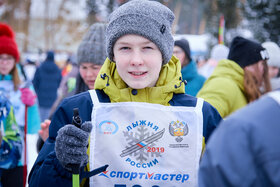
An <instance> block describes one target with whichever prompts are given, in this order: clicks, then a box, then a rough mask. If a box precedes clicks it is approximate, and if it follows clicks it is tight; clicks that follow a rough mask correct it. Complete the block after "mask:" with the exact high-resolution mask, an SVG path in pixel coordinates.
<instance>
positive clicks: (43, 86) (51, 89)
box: [32, 51, 62, 121]
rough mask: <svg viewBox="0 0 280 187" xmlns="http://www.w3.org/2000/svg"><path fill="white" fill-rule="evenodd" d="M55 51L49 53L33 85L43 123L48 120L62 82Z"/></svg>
mask: <svg viewBox="0 0 280 187" xmlns="http://www.w3.org/2000/svg"><path fill="white" fill-rule="evenodd" d="M54 57H55V53H54V51H48V52H47V57H46V59H45V61H44V62H43V63H42V64H41V65H40V66H39V67H38V68H37V70H36V71H35V74H34V78H33V80H32V83H33V85H34V89H35V91H36V94H37V96H38V101H39V110H40V118H41V121H44V120H45V119H48V117H49V114H50V110H51V107H52V105H53V103H54V102H55V100H56V98H57V89H58V87H59V84H60V82H61V80H62V75H61V70H60V69H59V68H58V66H57V65H56V64H55V62H54V60H55V59H54Z"/></svg>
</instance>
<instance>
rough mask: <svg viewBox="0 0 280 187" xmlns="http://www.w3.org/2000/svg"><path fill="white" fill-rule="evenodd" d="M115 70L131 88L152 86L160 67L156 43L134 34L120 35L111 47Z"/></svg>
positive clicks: (160, 59) (159, 53)
mask: <svg viewBox="0 0 280 187" xmlns="http://www.w3.org/2000/svg"><path fill="white" fill-rule="evenodd" d="M113 52H114V61H115V62H116V66H117V71H118V73H119V75H120V76H121V78H122V79H123V81H124V82H125V83H126V84H127V85H128V86H129V87H131V88H134V89H142V88H146V87H153V86H155V85H156V82H157V80H158V77H159V73H160V70H161V67H162V55H161V52H160V50H159V49H158V47H157V45H156V44H154V43H153V42H151V41H150V40H148V39H146V38H144V37H142V36H139V35H135V34H127V35H124V36H122V37H120V38H119V39H118V40H117V41H116V43H115V45H114V48H113Z"/></svg>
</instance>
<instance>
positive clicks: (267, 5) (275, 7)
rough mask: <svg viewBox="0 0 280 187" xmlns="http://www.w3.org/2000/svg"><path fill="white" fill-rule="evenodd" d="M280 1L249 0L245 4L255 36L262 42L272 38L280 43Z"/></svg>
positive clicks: (245, 10) (246, 15)
mask: <svg viewBox="0 0 280 187" xmlns="http://www.w3.org/2000/svg"><path fill="white" fill-rule="evenodd" d="M279 11H280V1H279V0H259V1H254V0H247V2H246V3H245V6H244V13H245V17H246V18H247V19H248V20H249V26H250V27H251V29H250V30H251V31H252V32H253V33H254V37H255V38H256V39H258V40H259V41H260V42H264V41H267V40H271V41H273V42H276V43H278V45H280V34H279V33H280V21H279V20H280V14H279Z"/></svg>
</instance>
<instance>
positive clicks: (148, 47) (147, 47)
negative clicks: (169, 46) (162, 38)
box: [144, 46, 153, 49]
mask: <svg viewBox="0 0 280 187" xmlns="http://www.w3.org/2000/svg"><path fill="white" fill-rule="evenodd" d="M144 49H153V48H152V47H151V46H146V47H144Z"/></svg>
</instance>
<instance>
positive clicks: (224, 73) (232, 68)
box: [209, 59, 244, 91]
mask: <svg viewBox="0 0 280 187" xmlns="http://www.w3.org/2000/svg"><path fill="white" fill-rule="evenodd" d="M216 77H224V78H228V79H232V80H234V81H235V82H236V83H237V85H238V87H239V88H240V89H241V90H242V91H244V70H243V69H242V68H241V67H240V66H239V65H238V64H237V63H235V62H234V61H232V60H228V59H224V60H221V61H220V62H219V63H218V65H217V67H216V68H215V69H214V72H213V73H212V75H211V76H210V77H209V80H211V79H215V78H216Z"/></svg>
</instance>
